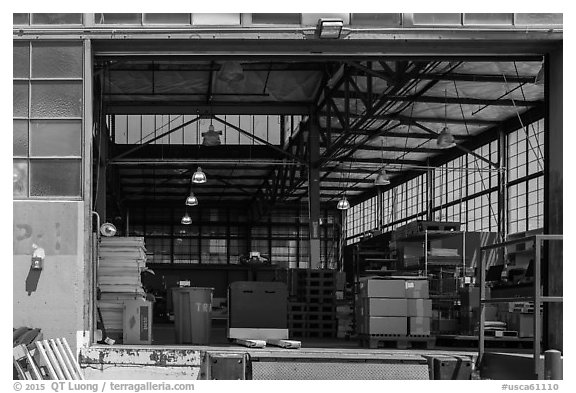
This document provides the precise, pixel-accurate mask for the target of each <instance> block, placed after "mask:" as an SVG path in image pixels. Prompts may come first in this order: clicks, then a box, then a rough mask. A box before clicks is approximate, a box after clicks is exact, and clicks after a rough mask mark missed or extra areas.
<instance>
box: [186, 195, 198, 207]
mask: <svg viewBox="0 0 576 393" xmlns="http://www.w3.org/2000/svg"><path fill="white" fill-rule="evenodd" d="M197 205H198V198H196V196H195V195H194V193H193V192H190V195H189V196H188V198H186V206H197Z"/></svg>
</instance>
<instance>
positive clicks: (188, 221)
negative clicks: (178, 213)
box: [180, 212, 192, 225]
mask: <svg viewBox="0 0 576 393" xmlns="http://www.w3.org/2000/svg"><path fill="white" fill-rule="evenodd" d="M180 222H181V223H182V224H184V225H190V224H192V217H190V216H189V215H188V212H186V214H184V215H183V216H182V220H180Z"/></svg>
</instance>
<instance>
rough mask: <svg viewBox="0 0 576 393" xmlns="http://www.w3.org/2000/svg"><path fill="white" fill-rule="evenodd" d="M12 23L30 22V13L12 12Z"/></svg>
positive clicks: (24, 23)
mask: <svg viewBox="0 0 576 393" xmlns="http://www.w3.org/2000/svg"><path fill="white" fill-rule="evenodd" d="M12 23H14V24H15V25H28V24H30V14H12Z"/></svg>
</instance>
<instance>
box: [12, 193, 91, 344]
mask: <svg viewBox="0 0 576 393" xmlns="http://www.w3.org/2000/svg"><path fill="white" fill-rule="evenodd" d="M83 209H84V203H83V202H53V201H14V202H13V211H14V219H13V227H14V228H13V230H14V237H13V253H14V259H13V281H14V286H13V291H14V295H13V296H14V297H13V304H14V309H13V310H14V311H13V326H14V327H19V326H28V327H36V328H41V329H42V332H43V334H44V338H57V337H64V338H66V339H67V340H68V343H69V344H70V346H71V347H72V350H75V348H76V338H77V332H78V331H83V327H82V326H83V324H84V322H83V321H84V314H85V310H86V308H87V307H88V305H87V304H85V303H86V302H85V301H84V285H85V283H84V246H83V241H84V238H83V230H81V229H82V228H84V217H83ZM32 244H37V245H38V246H39V247H42V248H43V249H44V251H45V254H46V257H45V260H44V268H43V269H42V270H41V271H38V270H31V269H30V266H31V260H32V253H33V249H32Z"/></svg>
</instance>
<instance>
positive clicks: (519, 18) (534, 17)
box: [514, 13, 564, 25]
mask: <svg viewBox="0 0 576 393" xmlns="http://www.w3.org/2000/svg"><path fill="white" fill-rule="evenodd" d="M563 16H564V15H563V14H546V13H540V14H515V15H514V19H515V20H514V23H515V24H516V25H562V23H563Z"/></svg>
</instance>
